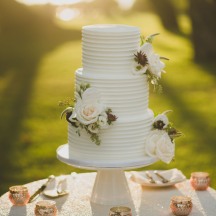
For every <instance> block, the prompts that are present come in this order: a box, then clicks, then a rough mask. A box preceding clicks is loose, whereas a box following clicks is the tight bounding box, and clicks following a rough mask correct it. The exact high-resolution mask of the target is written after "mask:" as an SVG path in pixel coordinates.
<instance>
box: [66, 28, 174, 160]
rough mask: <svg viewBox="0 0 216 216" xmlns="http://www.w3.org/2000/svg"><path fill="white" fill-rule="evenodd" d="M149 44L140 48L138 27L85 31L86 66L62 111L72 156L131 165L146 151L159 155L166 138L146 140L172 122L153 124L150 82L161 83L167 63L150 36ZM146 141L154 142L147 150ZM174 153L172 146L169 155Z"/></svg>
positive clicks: (84, 29)
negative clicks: (70, 102)
mask: <svg viewBox="0 0 216 216" xmlns="http://www.w3.org/2000/svg"><path fill="white" fill-rule="evenodd" d="M145 42H146V43H145V44H144V45H143V47H140V30H139V28H137V27H134V26H127V25H91V26H84V27H83V29H82V65H83V67H82V68H80V69H78V70H77V71H76V79H75V86H76V91H75V103H74V105H73V106H71V107H69V108H67V109H66V110H65V111H64V112H63V114H66V119H67V120H68V122H69V124H68V125H69V126H68V145H69V155H70V157H71V158H74V159H78V160H84V161H90V162H91V161H101V162H112V161H113V162H124V161H127V162H128V161H136V160H137V161H138V160H141V159H143V158H144V157H147V153H148V155H150V156H156V153H157V152H156V144H157V143H156V142H158V139H160V137H162V136H164V134H159V136H160V137H159V138H158V139H156V138H154V137H155V134H152V135H151V137H148V136H149V134H150V132H152V129H153V127H154V126H155V129H156V130H157V131H158V130H161V129H164V128H165V127H167V125H168V122H166V121H168V119H166V117H165V115H164V114H162V115H161V117H162V118H158V119H157V122H156V123H157V124H156V123H155V120H154V114H153V112H152V110H151V109H149V108H148V104H149V101H148V97H149V79H151V82H152V83H153V84H157V81H158V79H159V78H160V76H161V72H163V68H164V63H163V62H161V61H160V56H159V55H157V54H155V53H154V52H153V49H152V45H151V42H152V37H149V38H148V39H146V41H145ZM148 71H149V72H148ZM160 132H161V131H160ZM164 133H166V135H167V134H168V133H167V131H166V132H164ZM156 135H157V136H158V134H156ZM167 136H168V135H167ZM147 137H148V140H150V141H151V140H152V139H153V140H154V139H156V141H155V143H154V144H153V145H155V146H152V147H148V150H146V139H147ZM166 138H167V137H164V140H165V139H166ZM171 141H172V139H170V143H169V145H170V144H171V143H172V142H171ZM160 142H161V141H160ZM172 145H173V143H172ZM173 151H174V145H173V147H172V150H171V151H170V152H169V151H168V153H170V155H169V157H172V156H173V155H171V154H173ZM169 159H170V158H169Z"/></svg>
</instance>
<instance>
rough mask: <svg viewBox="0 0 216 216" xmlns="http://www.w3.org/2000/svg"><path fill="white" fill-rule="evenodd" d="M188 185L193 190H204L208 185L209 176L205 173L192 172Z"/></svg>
mask: <svg viewBox="0 0 216 216" xmlns="http://www.w3.org/2000/svg"><path fill="white" fill-rule="evenodd" d="M190 183H191V186H192V187H193V188H194V189H195V190H206V189H207V188H208V187H209V185H210V177H209V174H208V173H207V172H193V173H191V177H190Z"/></svg>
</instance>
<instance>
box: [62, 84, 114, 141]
mask: <svg viewBox="0 0 216 216" xmlns="http://www.w3.org/2000/svg"><path fill="white" fill-rule="evenodd" d="M75 98H76V99H75V106H72V105H70V106H69V107H67V108H66V109H65V110H64V111H63V112H62V114H61V118H62V117H63V116H64V115H66V120H67V121H68V122H69V123H70V124H71V125H72V126H74V127H75V128H77V131H76V132H77V133H78V135H79V136H80V135H81V129H84V130H85V131H86V132H87V133H88V134H89V135H90V138H91V140H92V141H93V142H95V144H97V145H99V144H100V143H101V140H100V137H99V132H100V130H101V129H105V128H107V127H108V126H109V125H111V124H112V123H113V122H114V121H116V119H117V117H116V116H115V115H113V114H112V109H111V108H107V107H106V106H105V105H104V104H103V103H102V102H101V100H100V92H99V91H98V90H97V89H96V88H93V87H91V86H90V84H81V85H77V86H76V92H75Z"/></svg>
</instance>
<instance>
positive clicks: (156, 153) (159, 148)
mask: <svg viewBox="0 0 216 216" xmlns="http://www.w3.org/2000/svg"><path fill="white" fill-rule="evenodd" d="M145 150H146V154H147V155H149V156H152V157H157V158H159V159H160V160H162V161H163V162H165V163H170V161H171V160H172V159H173V157H174V154H175V144H174V143H172V142H171V139H170V137H169V135H168V134H167V132H165V131H163V130H153V131H151V132H150V133H149V135H148V137H147V139H146V147H145Z"/></svg>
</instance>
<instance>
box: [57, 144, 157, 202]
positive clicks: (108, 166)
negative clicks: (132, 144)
mask: <svg viewBox="0 0 216 216" xmlns="http://www.w3.org/2000/svg"><path fill="white" fill-rule="evenodd" d="M57 158H58V159H59V160H60V161H62V162H64V163H66V164H69V165H71V166H74V167H78V168H82V169H88V170H97V176H96V179H95V183H94V187H93V191H92V195H91V200H90V201H91V202H92V203H95V204H100V205H124V204H128V203H131V202H132V198H131V194H130V190H129V187H128V183H127V179H126V177H125V173H124V170H126V169H132V168H139V167H145V166H148V165H150V164H153V163H155V162H156V161H157V159H155V158H151V157H143V159H137V160H134V161H128V162H118V163H116V162H104V163H103V162H100V161H85V160H79V159H76V158H71V156H70V157H69V147H68V144H65V145H62V146H60V147H59V148H58V149H57Z"/></svg>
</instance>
